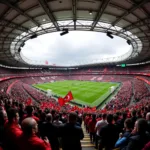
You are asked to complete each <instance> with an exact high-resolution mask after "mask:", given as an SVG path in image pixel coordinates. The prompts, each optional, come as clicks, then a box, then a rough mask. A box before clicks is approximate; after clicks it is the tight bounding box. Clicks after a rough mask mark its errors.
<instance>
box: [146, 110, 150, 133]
mask: <svg viewBox="0 0 150 150" xmlns="http://www.w3.org/2000/svg"><path fill="white" fill-rule="evenodd" d="M146 120H147V124H148V128H147V131H148V132H149V133H150V112H148V113H147V114H146Z"/></svg>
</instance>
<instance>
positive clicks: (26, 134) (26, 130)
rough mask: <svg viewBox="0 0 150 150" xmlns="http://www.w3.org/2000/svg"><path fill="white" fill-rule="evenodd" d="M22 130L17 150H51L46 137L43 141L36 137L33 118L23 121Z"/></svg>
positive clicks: (35, 124)
mask: <svg viewBox="0 0 150 150" xmlns="http://www.w3.org/2000/svg"><path fill="white" fill-rule="evenodd" d="M22 130H23V133H22V134H21V136H20V138H19V141H18V146H19V150H51V147H50V144H49V141H48V139H47V137H45V139H44V141H43V140H42V139H40V138H39V137H38V136H37V135H36V134H37V132H38V125H37V122H36V121H35V120H34V119H33V118H26V119H24V120H23V122H22Z"/></svg>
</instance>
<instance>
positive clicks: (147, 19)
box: [121, 18, 150, 31]
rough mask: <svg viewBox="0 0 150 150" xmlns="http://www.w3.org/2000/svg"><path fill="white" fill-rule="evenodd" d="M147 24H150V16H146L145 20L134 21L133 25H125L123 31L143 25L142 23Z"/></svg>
mask: <svg viewBox="0 0 150 150" xmlns="http://www.w3.org/2000/svg"><path fill="white" fill-rule="evenodd" d="M144 24H145V25H146V24H150V18H146V19H144V20H140V21H137V22H135V23H132V24H131V25H128V26H126V27H124V28H123V29H122V30H121V31H127V30H131V29H134V28H136V27H138V26H142V25H144Z"/></svg>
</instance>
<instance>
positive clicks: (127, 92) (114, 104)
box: [106, 81, 133, 110]
mask: <svg viewBox="0 0 150 150" xmlns="http://www.w3.org/2000/svg"><path fill="white" fill-rule="evenodd" d="M132 95H133V89H132V82H131V81H126V82H123V83H122V85H121V89H120V90H119V92H118V93H117V95H116V96H115V97H114V99H112V100H111V101H110V102H109V103H108V104H107V105H106V109H107V110H114V109H115V110H119V109H121V108H126V107H127V106H128V105H129V104H130V101H131V98H132Z"/></svg>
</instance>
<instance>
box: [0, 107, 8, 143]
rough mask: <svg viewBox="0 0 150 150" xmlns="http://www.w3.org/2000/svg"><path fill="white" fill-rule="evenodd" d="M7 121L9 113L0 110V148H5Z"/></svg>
mask: <svg viewBox="0 0 150 150" xmlns="http://www.w3.org/2000/svg"><path fill="white" fill-rule="evenodd" d="M6 121H7V113H6V111H5V110H3V109H1V110H0V146H3V145H2V144H3V140H4V125H5V123H6Z"/></svg>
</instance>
